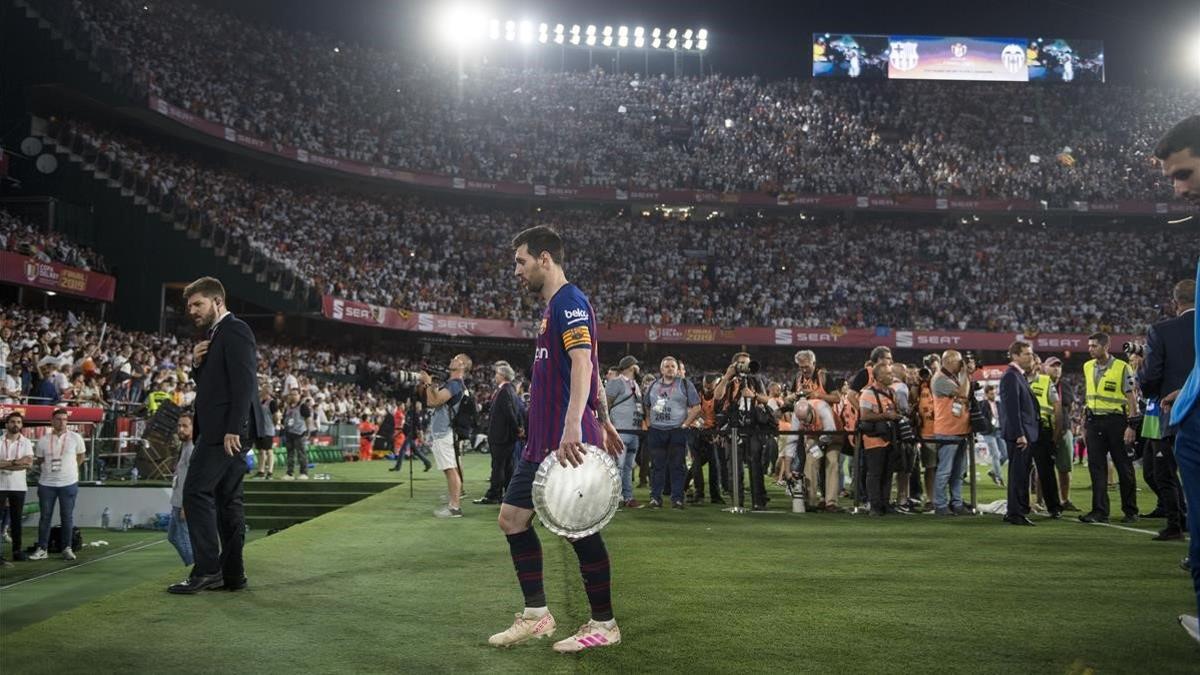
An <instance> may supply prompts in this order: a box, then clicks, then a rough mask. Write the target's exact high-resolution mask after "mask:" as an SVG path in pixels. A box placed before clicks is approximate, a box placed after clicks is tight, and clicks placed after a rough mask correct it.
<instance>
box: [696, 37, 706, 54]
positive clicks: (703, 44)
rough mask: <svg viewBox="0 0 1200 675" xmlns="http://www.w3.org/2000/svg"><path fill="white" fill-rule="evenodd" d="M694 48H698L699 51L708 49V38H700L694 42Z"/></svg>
mask: <svg viewBox="0 0 1200 675" xmlns="http://www.w3.org/2000/svg"><path fill="white" fill-rule="evenodd" d="M696 49H699V50H700V51H704V50H705V49H708V40H704V39H701V40H700V41H699V42H697V43H696Z"/></svg>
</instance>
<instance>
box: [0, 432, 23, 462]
mask: <svg viewBox="0 0 1200 675" xmlns="http://www.w3.org/2000/svg"><path fill="white" fill-rule="evenodd" d="M23 440H25V439H23V438H18V439H17V442H16V443H15V444H14V443H9V442H8V437H7V436H5V438H4V440H3V441H0V442H2V443H3V444H4V452H3V453H0V459H3V460H4V461H6V462H12V461H14V460H18V459H20V457H19V455H20V454H21V441H23ZM13 445H16V446H17V449H16V451H15V452H12V453H11V454H10V453H9V449H10V448H12V447H13Z"/></svg>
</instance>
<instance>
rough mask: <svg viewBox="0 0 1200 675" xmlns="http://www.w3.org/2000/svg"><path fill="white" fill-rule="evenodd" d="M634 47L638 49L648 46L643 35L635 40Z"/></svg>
mask: <svg viewBox="0 0 1200 675" xmlns="http://www.w3.org/2000/svg"><path fill="white" fill-rule="evenodd" d="M633 46H634V47H637V48H638V49H641V48H642V47H645V46H646V38H644V37H642V36H641V35H639V36H637V37H635V38H633Z"/></svg>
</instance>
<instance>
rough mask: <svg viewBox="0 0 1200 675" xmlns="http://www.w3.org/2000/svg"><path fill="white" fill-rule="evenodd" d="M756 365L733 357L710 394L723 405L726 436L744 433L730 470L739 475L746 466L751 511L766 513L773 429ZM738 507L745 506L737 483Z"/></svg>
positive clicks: (741, 485) (764, 384) (744, 357)
mask: <svg viewBox="0 0 1200 675" xmlns="http://www.w3.org/2000/svg"><path fill="white" fill-rule="evenodd" d="M758 371H759V364H758V363H757V362H755V361H751V360H750V355H749V354H748V353H746V352H738V353H737V354H734V355H733V361H732V362H731V363H730V364H729V367H728V368H726V369H725V374H724V376H723V377H722V378H721V381H720V382H718V383H717V386H716V389H715V391H714V394H715V395H716V398H717V400H718V401H722V402H723V406H722V407H723V410H724V411H725V415H726V416H727V420H728V425H729V430H730V434H731V435H732V434H739V433H740V434H744V436H743V438H742V439H739V445H738V466H734V467H731V471H737V472H738V475H743V474H742V472H743V471H745V466H746V465H747V463H748V464H749V467H750V500H751V510H753V511H766V510H767V501H769V500H768V498H767V487H766V484H765V481H764V473H765V472H764V470H763V469H764V461H765V459H766V458H765V452H766V447H767V439H768V437H769V436H771V435H773V434H774V432H775V430H776V422H775V413H774V412H772V410H771V408H770V407H769V403H770V398H769V397H768V396H767V382H766V380H765V379H764V378H763V377H762V376H761V375H759V374H758ZM736 498H737V503H738V506H739V507H740V506H743V505H744V504H745V482H744V481H742V480H739V481H738V494H737V495H736Z"/></svg>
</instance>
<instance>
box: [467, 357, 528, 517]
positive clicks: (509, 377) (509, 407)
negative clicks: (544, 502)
mask: <svg viewBox="0 0 1200 675" xmlns="http://www.w3.org/2000/svg"><path fill="white" fill-rule="evenodd" d="M494 370H495V376H494V378H493V382H494V383H495V385H496V393H495V394H493V395H492V405H491V412H490V413H489V415H488V452H489V453H490V454H491V456H492V476H491V481H490V485H489V486H488V491H487V493H486V494H484V495H483V497H482V498H480V499H476V500H475V503H476V504H499V503H500V500H502V499H504V488H506V487H508V481H510V480H512V472H513V450H514V449H515V448H516V447H517V439H518V438H519V437H520V431H521V416H520V414H519V413H517V392H516V389H515V388H514V387H513V383H512V381H513V378H515V377H516V372H514V371H513V368H512V366H511V365H509V364H508V362H507V361H497V362H496V365H495V367H494Z"/></svg>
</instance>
